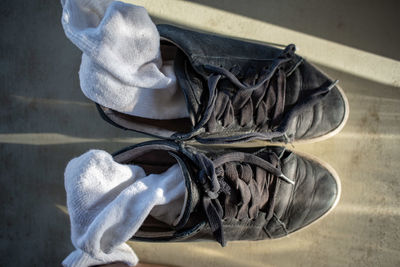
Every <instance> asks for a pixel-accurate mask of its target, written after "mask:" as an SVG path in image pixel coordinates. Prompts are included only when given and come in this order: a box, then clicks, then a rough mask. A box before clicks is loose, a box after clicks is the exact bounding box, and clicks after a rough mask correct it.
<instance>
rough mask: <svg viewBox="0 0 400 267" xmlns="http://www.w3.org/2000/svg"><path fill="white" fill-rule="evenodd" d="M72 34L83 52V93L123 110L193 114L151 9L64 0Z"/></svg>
mask: <svg viewBox="0 0 400 267" xmlns="http://www.w3.org/2000/svg"><path fill="white" fill-rule="evenodd" d="M61 2H62V5H63V14H62V24H63V27H64V31H65V34H66V35H67V37H68V38H69V39H70V40H71V41H72V42H73V43H74V44H75V45H76V46H77V47H78V48H79V49H80V50H82V52H83V55H82V63H81V68H80V71H79V77H80V83H81V88H82V91H83V93H84V94H85V95H86V96H87V97H88V98H90V99H91V100H93V101H94V102H96V103H99V104H101V105H103V106H105V107H108V108H111V109H114V110H117V111H119V112H122V113H126V114H130V115H134V116H139V117H144V118H151V119H175V118H184V117H188V112H187V109H186V104H185V100H184V97H183V93H182V92H181V90H180V89H179V88H178V86H177V83H176V77H175V73H174V70H173V65H172V64H171V63H168V64H163V62H162V59H161V52H160V36H159V33H158V31H157V28H156V26H155V25H154V23H153V22H152V21H151V19H150V17H149V15H148V14H147V11H146V9H145V8H143V7H140V6H135V5H131V4H126V3H122V2H117V1H116V2H113V1H111V0H102V1H99V0H62V1H61Z"/></svg>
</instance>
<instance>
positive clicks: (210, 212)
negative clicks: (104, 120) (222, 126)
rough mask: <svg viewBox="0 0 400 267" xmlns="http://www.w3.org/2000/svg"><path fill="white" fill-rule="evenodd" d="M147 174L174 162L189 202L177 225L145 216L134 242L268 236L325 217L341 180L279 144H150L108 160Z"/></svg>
mask: <svg viewBox="0 0 400 267" xmlns="http://www.w3.org/2000/svg"><path fill="white" fill-rule="evenodd" d="M113 156H114V159H115V160H116V161H117V162H119V163H122V164H135V165H139V166H141V167H143V168H144V170H145V172H146V173H162V172H163V171H165V170H166V169H168V168H169V167H170V166H172V165H173V164H176V163H178V164H179V165H180V167H181V170H182V172H183V174H184V177H185V182H186V190H187V199H186V203H185V205H184V209H183V211H182V214H181V220H180V222H179V223H178V225H177V226H176V227H171V226H169V225H166V224H164V223H162V222H160V221H158V220H156V219H155V218H153V217H151V216H149V217H148V218H147V219H146V220H145V222H144V224H143V225H142V226H141V228H140V229H139V231H138V232H137V233H136V234H135V236H134V237H133V239H134V240H142V241H194V240H199V239H201V240H217V241H218V242H219V243H220V244H221V245H225V243H226V241H230V240H260V239H273V238H279V237H283V236H286V235H288V234H291V233H293V232H295V231H297V230H299V229H301V228H304V227H305V226H307V225H309V224H311V223H312V222H315V221H316V220H318V219H319V218H321V217H322V216H324V215H326V214H327V213H328V212H329V211H330V210H332V209H333V207H334V206H335V205H336V204H337V202H338V200H339V196H340V182H339V178H338V176H337V174H336V173H335V171H334V170H333V169H332V168H330V167H329V166H327V165H326V164H325V163H322V162H320V161H317V160H316V159H311V158H309V157H307V156H300V155H297V154H295V153H293V152H291V151H289V150H285V148H283V147H277V146H272V147H266V148H263V149H257V148H235V149H229V150H227V149H221V148H219V149H211V148H207V150H203V149H197V148H194V147H191V146H187V145H182V144H177V143H175V142H170V141H150V142H146V143H142V144H138V145H135V146H132V147H128V148H125V149H123V150H121V151H119V152H117V153H115V154H114V155H113Z"/></svg>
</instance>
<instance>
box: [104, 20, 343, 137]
mask: <svg viewBox="0 0 400 267" xmlns="http://www.w3.org/2000/svg"><path fill="white" fill-rule="evenodd" d="M158 30H159V32H160V36H161V50H162V54H163V56H164V57H168V58H174V60H175V73H176V76H177V79H178V83H179V86H180V87H181V89H182V91H183V93H184V95H185V98H186V104H187V108H188V111H189V114H190V119H175V120H153V119H144V118H139V117H134V116H129V115H126V114H122V113H119V112H117V111H114V110H111V109H109V108H105V107H102V106H99V105H98V109H99V111H100V113H101V115H102V117H103V118H104V119H105V120H107V121H108V122H110V123H112V124H114V125H116V126H118V127H121V128H124V129H129V130H135V131H139V132H143V133H147V134H151V135H153V136H157V137H160V138H166V139H171V140H188V139H196V140H197V141H199V142H202V143H231V142H238V141H248V140H254V139H257V140H267V141H272V142H285V143H287V142H293V141H317V140H321V139H325V138H327V137H330V136H332V135H334V134H336V133H338V132H339V131H340V130H341V129H342V128H343V126H344V124H345V122H346V120H347V117H348V112H349V108H348V102H347V99H346V97H345V95H344V93H343V91H342V90H341V89H340V88H339V87H338V86H337V81H333V80H331V79H330V78H328V77H327V76H326V75H325V74H323V73H322V72H321V71H319V70H318V69H317V68H316V67H315V66H313V65H311V64H310V63H309V62H307V61H306V60H304V59H303V58H302V57H300V56H298V55H296V54H295V46H294V45H288V46H287V47H286V48H285V49H284V50H281V49H278V48H275V47H272V46H269V45H261V44H256V43H250V42H245V41H241V40H236V39H232V38H227V37H221V36H215V35H210V34H205V33H199V32H194V31H189V30H184V29H181V28H177V27H174V26H170V25H159V26H158ZM167 54H168V55H167ZM171 54H172V55H171Z"/></svg>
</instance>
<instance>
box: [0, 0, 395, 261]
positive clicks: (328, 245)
mask: <svg viewBox="0 0 400 267" xmlns="http://www.w3.org/2000/svg"><path fill="white" fill-rule="evenodd" d="M131 2H134V3H138V4H141V5H144V6H145V7H146V8H147V9H148V10H149V13H150V14H151V15H152V16H153V18H154V20H155V21H156V22H168V23H174V24H178V25H183V26H187V27H190V28H197V29H200V30H207V31H213V32H218V33H223V34H228V35H233V36H236V37H240V38H250V39H256V40H260V41H269V42H277V43H286V44H287V43H290V42H293V43H296V44H298V45H299V46H300V52H299V53H300V54H302V55H304V56H305V57H307V58H309V59H310V60H311V61H313V62H315V63H316V64H318V65H319V66H320V67H321V68H323V69H324V70H325V71H326V72H327V73H328V74H329V75H330V76H332V77H335V78H337V79H340V83H341V85H342V87H343V88H344V90H345V92H346V94H347V96H348V98H349V101H350V108H351V114H350V118H349V121H348V123H347V126H346V127H345V128H344V130H343V131H342V132H341V133H340V134H339V135H337V136H336V137H334V138H332V139H329V140H327V141H324V142H321V143H315V144H309V145H296V146H295V150H298V151H304V152H308V153H310V154H313V155H314V156H317V157H320V158H321V159H323V160H325V161H326V162H329V163H330V165H332V166H333V167H334V168H335V169H336V170H337V172H338V173H339V175H340V177H341V180H342V187H343V193H342V199H341V201H340V203H339V205H338V206H337V208H336V209H335V210H334V211H333V212H332V213H331V214H330V215H329V216H328V217H326V218H324V219H323V220H321V221H320V222H318V223H316V224H314V225H312V226H311V227H309V228H307V229H305V230H303V231H300V232H298V233H296V234H294V235H293V236H291V237H287V238H283V239H280V240H275V241H260V242H232V243H231V244H229V245H228V246H227V247H226V248H220V247H219V246H218V245H217V244H215V243H208V242H207V243H190V244H149V243H137V242H130V244H131V245H132V247H133V248H134V249H135V251H136V252H137V254H138V256H139V257H140V258H141V259H142V260H143V261H146V262H151V263H162V264H170V265H175V266H400V240H399V238H400V222H399V221H400V208H399V200H400V185H399V179H400V175H399V172H398V170H399V167H400V164H399V158H400V146H399V145H400V140H399V139H400V135H399V133H400V88H399V87H400V62H399V61H398V60H399V59H400V52H399V50H398V48H399V47H400V36H399V34H398V25H399V23H398V22H399V20H398V16H397V13H398V11H399V10H400V5H399V2H398V1H375V0H374V1H356V0H351V1H317V0H314V1H311V0H308V1H307V0H300V1H261V0H249V1H201V0H199V1H172V0H164V1H131ZM0 7H1V9H0V33H1V34H0V38H1V44H0V45H1V49H0V102H1V107H2V109H1V112H0V173H1V177H0V188H1V194H0V205H1V208H0V255H1V257H0V266H58V265H59V264H60V262H61V261H62V260H63V258H65V257H66V256H67V255H68V253H70V252H71V251H72V249H73V247H72V245H71V242H70V236H69V235H70V230H69V218H68V214H67V212H66V208H65V192H64V183H63V172H64V168H65V166H66V163H67V162H68V161H69V160H70V159H71V158H73V157H75V156H78V155H80V154H82V153H84V152H85V151H87V150H88V149H90V148H99V149H105V150H107V151H109V152H113V151H115V150H117V149H119V148H121V147H124V146H127V145H130V144H132V143H137V142H141V141H144V140H148V139H149V138H148V137H146V136H145V135H140V134H136V133H129V132H124V131H122V130H119V129H116V128H114V127H112V126H110V125H108V124H106V123H105V122H103V121H102V120H101V119H100V117H99V116H98V115H97V112H96V110H95V107H94V105H93V104H92V103H91V102H90V101H89V100H87V99H86V98H85V97H84V96H83V94H82V93H81V91H80V88H79V80H78V75H77V72H78V69H79V64H80V51H79V50H78V49H77V48H75V47H74V46H73V45H72V44H71V43H70V42H69V41H68V40H67V39H66V38H65V36H64V33H63V31H62V27H61V25H60V15H61V5H60V3H59V1H50V0H32V1H20V0H18V1H16V0H14V1H9V0H5V1H4V0H3V1H2V2H1V4H0Z"/></svg>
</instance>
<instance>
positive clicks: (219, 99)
mask: <svg viewBox="0 0 400 267" xmlns="http://www.w3.org/2000/svg"><path fill="white" fill-rule="evenodd" d="M295 50H296V49H295V46H294V45H293V44H291V45H288V46H287V47H286V48H285V49H284V51H283V52H282V53H281V54H280V55H279V56H278V57H277V58H276V59H275V60H274V61H273V63H272V64H271V66H270V67H269V68H267V69H266V68H264V69H263V71H262V73H261V74H260V75H255V76H253V77H251V78H250V79H248V80H249V81H248V82H245V83H243V82H241V81H240V80H239V79H238V78H237V77H236V76H235V74H234V73H232V72H231V71H228V70H227V69H225V68H222V67H216V66H212V65H205V66H204V68H205V69H206V70H207V71H209V72H210V73H211V75H210V76H209V78H208V90H209V99H208V103H207V107H206V109H205V112H204V116H203V117H202V118H201V121H200V122H199V124H198V125H197V127H196V128H197V129H198V130H199V129H200V127H203V126H206V127H207V129H208V130H209V131H210V132H213V131H214V130H215V128H216V127H217V122H218V121H219V122H220V123H221V125H222V126H223V127H229V126H230V125H231V124H232V123H233V122H234V121H235V117H236V118H237V121H238V123H239V125H240V126H245V125H248V124H249V123H253V124H255V125H256V128H257V129H258V130H259V131H260V132H262V133H263V136H262V139H265V140H273V139H274V140H282V139H283V140H284V141H285V142H290V141H292V140H291V139H290V138H289V137H288V135H287V134H286V131H287V130H288V127H289V123H290V121H291V120H292V119H293V118H294V117H296V116H297V115H299V114H301V113H302V112H303V111H304V109H305V108H307V107H309V106H310V105H311V106H312V105H315V104H316V103H317V102H318V101H320V100H321V99H322V98H323V97H324V96H326V95H327V93H328V92H329V91H330V90H331V89H332V88H333V87H334V86H335V85H336V83H337V82H338V81H335V82H332V83H331V84H330V85H328V86H327V87H322V88H319V89H317V90H314V92H313V93H312V94H311V95H309V96H308V97H306V98H305V99H303V100H302V101H301V102H299V103H297V104H296V105H295V106H294V107H292V108H291V110H289V111H287V112H285V110H284V109H285V93H286V79H287V77H288V76H290V74H291V73H293V71H294V70H295V69H296V68H297V67H298V66H299V65H300V64H301V62H302V60H299V61H297V62H296V63H295V64H294V66H293V67H291V68H290V70H289V71H284V70H283V68H282V65H283V64H285V63H287V62H289V61H291V60H293V59H294V58H295V54H294V53H295ZM275 74H276V75H275ZM222 78H226V79H228V80H229V81H230V82H231V83H232V84H233V85H234V86H236V87H237V88H238V89H239V90H237V92H236V93H235V94H234V95H233V96H229V95H228V94H227V93H226V92H224V91H219V90H217V85H218V83H219V82H220V81H221V79H222ZM273 78H274V79H273ZM275 78H276V79H275ZM258 138H260V136H258Z"/></svg>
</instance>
